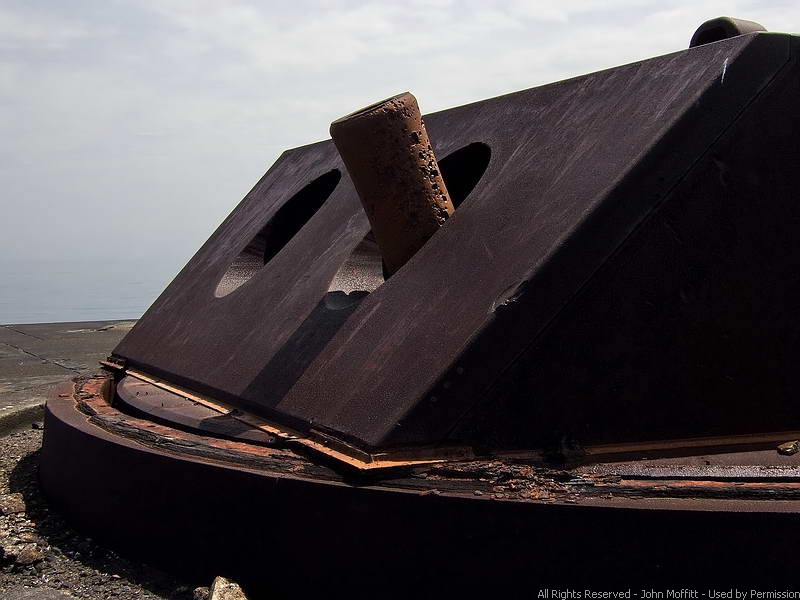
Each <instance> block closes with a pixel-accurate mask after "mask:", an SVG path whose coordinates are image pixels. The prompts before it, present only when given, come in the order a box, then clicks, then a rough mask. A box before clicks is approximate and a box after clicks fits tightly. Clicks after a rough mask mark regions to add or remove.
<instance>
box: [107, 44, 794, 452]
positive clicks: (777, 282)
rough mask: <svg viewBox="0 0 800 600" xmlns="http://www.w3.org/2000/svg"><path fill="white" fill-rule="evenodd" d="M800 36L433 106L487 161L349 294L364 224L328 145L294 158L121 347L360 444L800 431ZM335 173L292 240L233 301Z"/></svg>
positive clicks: (453, 148) (144, 366)
mask: <svg viewBox="0 0 800 600" xmlns="http://www.w3.org/2000/svg"><path fill="white" fill-rule="evenodd" d="M797 51H798V43H797V38H795V37H793V36H788V35H777V34H764V35H762V34H751V35H745V36H739V37H735V38H732V39H728V40H724V41H721V42H717V43H713V44H706V45H703V46H699V47H697V48H693V49H691V50H686V51H682V52H680V53H677V54H673V55H669V56H664V57H658V58H654V59H650V60H647V61H643V62H640V63H637V64H634V65H626V66H623V67H619V68H615V69H610V70H607V71H603V72H600V73H595V74H592V75H588V76H584V77H577V78H574V79H571V80H568V81H565V82H561V83H558V84H554V85H549V86H543V87H540V88H536V89H531V90H526V91H523V92H519V93H516V94H511V95H508V96H504V97H501V98H495V99H491V100H486V101H483V102H478V103H475V104H471V105H468V106H463V107H459V108H455V109H451V110H447V111H443V112H441V113H437V114H433V115H428V116H426V118H425V122H426V126H427V127H428V129H429V131H430V137H431V139H432V141H433V147H434V150H435V152H436V155H437V156H441V157H442V160H441V163H442V165H443V164H444V163H445V162H446V161H447V160H448V158H449V157H450V155H455V154H456V152H457V151H458V150H459V149H464V148H468V147H470V146H471V145H473V144H474V143H476V142H480V143H482V144H485V145H486V146H488V147H490V148H491V160H490V162H489V163H488V167H487V168H486V171H485V173H484V175H483V178H482V179H481V180H480V181H479V182H478V183H477V185H476V186H475V188H474V190H473V192H472V193H471V194H470V196H469V198H468V199H467V200H466V201H465V202H463V203H462V204H461V206H460V207H459V208H458V210H457V212H456V213H455V214H454V215H453V217H451V218H449V219H448V220H447V222H446V223H445V224H444V226H442V227H441V228H440V229H439V231H438V232H437V233H436V235H435V236H433V237H432V238H431V239H430V240H429V241H428V242H427V243H426V244H425V245H424V246H423V247H422V248H421V249H420V250H419V251H418V253H417V254H416V255H415V256H414V258H413V259H412V260H411V261H410V262H409V263H408V264H407V268H403V269H400V270H399V271H398V272H397V273H395V274H394V276H392V277H391V278H390V279H389V280H388V281H386V282H385V283H382V284H381V285H379V286H378V287H376V288H373V289H372V290H371V291H370V292H369V293H366V290H364V292H365V293H363V294H361V295H357V296H356V297H352V296H353V294H355V292H356V291H354V290H351V292H350V293H349V294H348V297H347V299H346V301H344V300H345V299H343V298H338V299H341V300H343V301H342V302H338V301H337V302H331V301H330V300H331V297H330V296H329V294H330V293H331V292H330V291H329V290H330V289H331V288H330V285H331V281H332V280H333V279H334V278H335V276H336V274H337V273H338V272H339V271H340V269H341V267H342V265H343V264H344V263H345V262H346V261H347V260H348V257H350V256H351V255H352V254H353V251H354V249H355V248H356V247H358V246H359V245H360V244H362V242H363V240H364V238H365V236H366V234H367V232H368V231H369V227H370V226H369V222H368V220H367V218H366V216H365V215H364V214H363V210H362V208H361V206H360V203H359V201H358V198H357V194H356V192H355V189H354V188H353V185H352V182H351V181H350V180H349V178H348V177H347V174H346V170H345V168H344V165H343V163H342V161H341V159H340V158H339V156H338V153H337V152H336V148H335V147H334V145H333V144H332V143H331V142H322V143H319V144H314V145H311V146H307V147H304V148H299V149H295V150H291V151H288V152H286V153H285V154H284V155H283V156H282V157H281V159H280V160H279V161H278V162H277V163H276V164H275V166H274V167H273V168H272V169H271V170H270V171H269V173H267V174H266V175H265V177H264V178H263V179H262V180H261V181H260V182H259V184H258V185H257V186H256V187H255V188H254V189H253V191H252V192H251V193H250V194H248V196H247V198H246V199H245V200H244V201H243V203H242V204H241V205H240V206H239V207H238V208H237V209H236V210H235V211H234V212H233V213H232V214H231V215H230V217H229V218H228V219H226V221H225V222H224V223H223V224H222V225H221V227H220V228H219V230H218V231H217V232H216V233H215V234H214V235H213V236H212V237H211V238H210V239H209V241H208V242H207V243H206V244H205V245H204V246H203V247H202V248H201V249H200V251H199V252H198V253H197V255H196V256H195V257H194V258H193V259H192V260H191V261H190V263H189V264H188V265H187V266H186V268H185V269H184V270H183V271H182V272H181V273H180V275H179V276H178V277H177V278H176V279H175V281H173V283H172V284H171V285H170V286H169V288H168V289H167V290H166V291H165V292H164V294H163V295H162V296H161V297H160V298H159V299H158V300H157V301H156V303H155V304H154V305H153V307H152V308H151V309H150V310H149V311H148V313H147V314H146V315H145V317H143V318H142V320H141V321H140V322H139V323H138V324H137V326H136V327H135V328H134V329H133V331H132V332H131V333H130V334H129V335H128V336H127V337H126V339H125V340H123V342H122V343H121V344H120V345H119V346H118V347H117V348H116V350H115V352H116V354H118V355H119V356H120V357H123V358H125V359H127V360H128V362H129V363H130V364H131V365H132V366H133V367H135V368H138V369H140V370H142V371H146V372H149V373H152V374H154V375H157V376H159V377H162V378H165V379H168V380H170V381H172V382H174V383H176V384H180V385H184V386H186V387H188V388H190V389H192V390H194V391H196V392H199V393H204V394H208V395H210V396H213V397H216V398H219V399H220V400H224V401H226V402H230V403H234V404H235V405H237V406H240V407H242V408H245V409H247V410H252V411H254V412H258V413H259V414H261V415H262V416H264V417H265V418H270V419H274V420H276V421H279V422H280V423H282V424H283V425H284V426H286V427H292V428H296V429H299V430H303V431H306V430H310V429H312V428H313V429H318V430H322V431H324V432H326V433H327V434H330V435H331V436H334V437H337V438H339V439H341V440H344V441H346V442H348V443H352V444H355V445H358V446H359V447H361V448H362V449H365V451H372V450H374V449H386V448H396V447H402V446H413V445H420V444H445V443H467V444H474V445H476V446H480V445H489V446H492V447H500V448H502V447H505V446H510V447H515V448H532V447H537V446H538V445H540V444H551V443H558V444H560V443H562V442H564V443H566V444H567V445H569V444H571V443H572V441H573V440H576V441H577V442H578V444H580V445H588V444H599V443H613V442H618V441H626V442H636V441H650V440H659V439H674V438H685V437H692V436H697V435H704V432H709V433H710V434H713V435H723V434H744V433H752V432H774V431H787V430H790V429H795V428H798V425H800V423H798V419H799V418H800V417H798V414H797V411H794V410H793V409H792V408H791V407H792V406H793V404H792V403H793V399H794V397H795V395H796V394H795V391H796V389H797V385H798V379H797V377H798V374H797V369H796V364H797V360H799V359H800V356H798V348H800V345H798V344H797V343H796V339H797V337H798V335H800V331H798V324H797V319H796V306H797V304H798V299H800V290H798V287H797V278H796V277H795V276H794V272H795V271H796V264H797V255H796V244H795V243H794V240H796V238H797V230H798V225H797V224H798V222H800V217H799V216H798V212H799V211H800V209H799V208H798V206H797V203H796V202H795V201H794V198H795V197H796V176H795V173H796V172H797V170H798V166H800V150H798V146H797V143H796V139H795V136H793V135H792V134H791V132H792V131H793V126H794V124H796V119H797V111H796V110H795V109H794V107H795V106H796V104H797V99H798V97H800V89H798V88H799V87H800V83H798V82H800V77H797V72H798V63H797ZM332 170H338V171H340V172H341V173H342V176H341V179H340V180H339V182H338V184H337V185H336V188H335V189H334V190H333V192H332V193H331V194H330V195H329V197H327V199H326V200H324V203H323V204H322V205H321V206H320V208H319V210H317V211H316V212H315V213H314V214H313V216H311V217H310V218H309V220H308V222H307V223H305V224H304V225H303V227H301V228H300V229H299V230H298V232H297V234H296V235H295V236H294V237H293V238H292V239H291V240H290V241H288V242H287V243H286V245H285V246H284V247H283V248H282V249H281V250H280V251H278V252H277V253H276V254H275V255H274V256H273V257H272V259H271V260H270V261H269V262H268V263H267V264H265V265H264V266H263V267H262V268H261V270H260V271H258V272H257V273H256V274H254V275H253V276H252V277H251V278H250V279H249V280H248V281H247V282H246V283H245V284H243V285H242V286H240V287H239V288H237V289H236V290H235V291H233V292H232V293H230V294H228V295H227V296H224V297H221V298H220V297H215V295H214V291H215V289H216V288H217V285H218V283H219V281H220V280H221V278H222V277H223V276H224V274H225V273H226V272H227V270H228V268H229V266H230V265H231V264H232V262H233V261H234V260H235V258H236V257H237V256H238V255H239V253H240V252H241V250H242V249H243V248H246V247H247V245H248V244H249V243H250V242H251V241H252V240H253V239H254V237H256V236H257V234H258V232H259V231H262V230H263V228H264V226H265V224H266V223H268V222H269V221H270V219H271V218H272V217H273V216H274V215H276V214H278V212H279V211H280V208H281V207H282V206H283V205H284V204H285V203H286V202H289V200H290V199H292V198H295V197H296V196H297V193H298V190H303V189H305V187H306V186H307V184H308V182H309V181H313V180H315V179H316V178H318V177H319V176H320V175H321V174H324V173H330V172H331V171H332ZM448 187H449V188H451V189H452V188H454V186H452V185H451V184H450V183H449V182H448ZM455 187H458V186H455ZM315 199H316V200H319V198H315ZM315 205H316V204H315ZM734 291H735V293H734ZM338 293H339V294H340V295H344V292H341V291H340V292H338ZM482 403H483V404H482ZM550 438H554V439H550Z"/></svg>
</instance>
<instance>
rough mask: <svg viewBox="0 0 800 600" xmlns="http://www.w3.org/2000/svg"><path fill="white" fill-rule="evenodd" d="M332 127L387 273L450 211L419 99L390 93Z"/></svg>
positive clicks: (398, 267) (334, 137) (447, 196)
mask: <svg viewBox="0 0 800 600" xmlns="http://www.w3.org/2000/svg"><path fill="white" fill-rule="evenodd" d="M330 132H331V137H332V138H333V141H334V143H335V144H336V148H337V149H338V150H339V154H340V155H341V157H342V160H343V161H344V164H345V166H346V167H347V171H348V173H349V174H350V178H351V179H352V180H353V184H354V186H355V188H356V191H357V192H358V195H359V198H360V199H361V203H362V204H363V206H364V210H365V212H366V214H367V217H368V218H369V221H370V224H371V226H372V231H373V233H374V235H375V239H376V241H377V243H378V246H379V248H380V250H381V254H382V255H383V261H384V267H385V270H386V274H387V276H388V275H391V274H393V273H395V272H396V271H397V270H398V269H400V267H402V266H403V265H404V264H405V263H406V262H407V261H408V260H409V259H410V258H411V257H412V256H413V255H414V254H415V253H416V252H417V251H418V250H419V249H420V248H421V247H422V246H423V245H424V244H425V242H427V241H428V239H430V237H431V236H432V235H433V234H434V233H436V231H437V230H438V229H439V227H441V225H442V224H443V223H444V221H445V220H446V219H447V218H448V217H449V216H450V215H451V214H453V211H454V207H453V203H452V201H451V200H450V196H449V195H448V193H447V188H446V186H445V183H444V180H443V179H442V175H441V172H440V171H439V165H438V163H437V161H436V156H435V155H434V153H433V147H432V145H431V143H430V140H429V138H428V133H427V131H426V130H425V124H424V122H423V120H422V115H421V114H420V111H419V106H418V105H417V100H416V98H414V96H413V95H412V94H410V93H408V92H405V93H403V94H399V95H397V96H393V97H392V98H389V99H388V100H384V101H382V102H378V103H376V104H373V105H371V106H368V107H366V108H363V109H361V110H359V111H357V112H355V113H352V114H350V115H347V116H346V117H342V118H341V119H338V120H336V121H334V122H333V123H332V124H331V129H330Z"/></svg>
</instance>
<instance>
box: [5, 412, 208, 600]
mask: <svg viewBox="0 0 800 600" xmlns="http://www.w3.org/2000/svg"><path fill="white" fill-rule="evenodd" d="M37 426H38V427H40V425H37V424H34V427H37ZM41 445H42V431H41V430H40V429H27V430H19V431H15V432H11V433H8V434H6V435H4V436H2V437H0V592H2V593H0V596H2V597H3V598H8V597H11V598H23V597H24V598H28V597H30V598H32V599H35V598H42V599H44V598H51V597H64V598H69V597H70V596H73V597H75V598H80V599H83V600H95V599H96V600H101V599H102V600H106V599H108V598H113V599H119V600H128V599H131V600H132V599H134V598H136V599H142V600H155V599H174V600H193V599H197V600H201V599H203V598H204V597H205V596H206V593H207V592H206V593H204V592H205V590H203V589H197V590H196V588H197V587H198V586H200V585H206V586H207V585H209V583H210V582H186V581H180V580H178V579H176V578H175V577H172V576H170V575H168V574H166V573H163V572H161V571H158V570H156V569H153V568H151V567H148V566H147V565H143V564H141V563H137V562H133V561H129V560H126V559H125V558H123V557H121V556H119V555H117V554H116V553H115V552H113V551H111V550H109V549H107V548H104V547H102V546H100V545H98V544H96V543H95V542H93V541H92V540H91V539H90V538H87V537H85V536H82V535H80V534H79V533H78V532H76V531H74V530H73V529H71V528H70V527H69V526H68V525H67V524H66V523H65V522H64V520H63V519H62V518H61V517H60V516H59V515H58V514H57V513H55V512H52V511H51V510H50V509H49V508H48V505H47V500H46V499H45V498H44V497H43V495H42V493H41V491H40V489H39V484H38V479H37V471H38V465H39V455H40V448H41ZM35 590H38V592H37V591H35ZM46 590H54V592H52V593H48V592H47V591H46ZM55 591H57V592H59V593H56V592H55ZM62 594H64V595H63V596H62ZM66 594H69V595H66Z"/></svg>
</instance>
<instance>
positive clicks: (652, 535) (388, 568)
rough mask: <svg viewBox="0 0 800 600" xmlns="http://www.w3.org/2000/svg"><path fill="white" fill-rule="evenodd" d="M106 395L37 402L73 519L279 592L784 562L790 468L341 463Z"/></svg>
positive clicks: (705, 570) (131, 549)
mask: <svg viewBox="0 0 800 600" xmlns="http://www.w3.org/2000/svg"><path fill="white" fill-rule="evenodd" d="M62 393H63V391H62ZM112 393H113V389H112V385H111V383H110V379H109V378H107V377H101V378H95V379H92V380H88V381H81V382H79V384H78V387H77V389H76V390H75V392H74V394H63V395H64V396H65V397H58V396H56V397H54V398H53V399H52V400H51V401H50V402H49V403H48V409H47V416H46V423H45V442H44V449H43V457H42V466H41V480H42V485H43V486H44V489H45V490H46V492H47V493H48V496H49V497H50V499H51V501H52V502H53V504H54V505H56V506H57V507H58V508H59V509H60V510H62V511H63V512H64V513H65V514H66V515H67V516H68V517H69V518H70V519H71V520H72V521H73V523H75V524H77V525H79V526H80V527H81V528H82V529H83V530H84V531H86V532H87V533H90V534H92V535H93V537H97V539H100V540H102V541H104V542H106V543H111V544H113V545H115V546H118V547H121V548H122V549H124V551H125V552H126V553H127V554H129V555H130V554H131V553H134V554H138V555H140V556H142V557H143V558H146V560H147V562H148V563H149V564H155V565H158V566H162V567H165V568H171V569H178V570H180V571H183V572H191V573H192V574H194V575H197V574H200V575H202V576H204V577H208V576H213V574H214V573H219V572H220V571H223V572H225V573H229V574H231V575H232V576H235V577H236V578H237V579H239V580H241V581H242V582H243V583H245V582H246V583H248V584H250V585H252V586H254V587H260V588H263V589H265V590H268V591H270V592H272V593H283V594H290V593H292V592H293V591H295V592H296V589H297V582H298V581H302V584H303V590H304V592H305V593H312V592H314V593H317V592H319V593H322V592H324V591H325V590H326V589H328V590H329V589H330V585H331V583H330V582H331V581H334V580H335V581H336V583H337V585H338V586H342V588H343V589H348V590H349V591H348V595H349V596H351V597H360V596H362V595H363V596H369V597H374V595H375V590H376V589H383V588H381V586H386V582H391V586H390V589H389V590H388V591H387V592H386V593H385V594H383V595H394V594H397V595H400V596H405V597H408V595H409V594H415V595H416V596H420V595H434V594H437V593H439V594H442V593H447V594H450V595H452V594H454V593H457V592H465V593H467V592H469V590H471V589H474V586H476V585H490V586H491V587H492V589H494V590H503V591H505V590H508V591H513V592H514V593H515V595H517V596H519V595H520V594H523V593H527V592H529V591H530V586H531V581H532V578H534V579H535V580H536V581H537V584H536V585H543V583H542V582H546V581H550V579H551V578H552V580H553V581H557V580H558V579H559V578H564V577H568V578H569V581H570V582H571V583H573V584H577V583H579V582H580V583H588V582H591V581H602V582H603V583H604V584H611V583H613V582H619V583H621V584H623V585H626V586H628V585H633V584H635V583H638V582H641V583H646V584H647V585H656V584H657V583H658V582H664V583H668V584H669V585H674V583H675V582H676V581H689V580H693V579H695V578H697V580H698V581H704V582H709V581H711V580H715V579H717V578H723V579H724V582H725V583H726V585H731V584H732V582H734V581H736V579H737V577H740V576H741V575H742V574H747V576H748V577H747V579H746V581H747V583H748V584H749V585H754V583H755V581H756V580H758V578H759V577H763V578H765V579H764V581H768V582H769V583H771V584H775V583H777V582H780V581H787V582H788V581H792V580H793V578H794V577H795V569H794V564H793V562H792V561H787V560H786V556H787V551H789V552H790V549H791V548H793V547H794V545H795V543H796V539H797V536H798V535H800V524H798V520H797V518H796V517H797V514H796V513H797V512H798V510H800V495H799V494H798V485H799V484H800V482H798V479H797V478H790V479H784V480H782V481H763V480H758V481H753V480H749V479H747V478H746V477H742V478H739V479H738V480H736V481H717V480H714V479H706V478H703V477H702V476H698V477H695V478H694V479H690V480H686V479H683V480H676V479H674V478H659V477H655V478H647V477H628V476H624V475H619V474H614V473H596V472H595V473H592V472H590V470H589V467H588V466H587V465H572V466H569V465H561V466H557V465H553V464H548V463H546V462H544V461H541V460H540V461H533V462H530V461H522V460H519V459H511V458H506V459H500V458H495V459H490V460H482V461H468V462H461V463H453V464H448V465H440V466H430V467H426V468H424V469H405V470H400V471H396V472H393V473H383V474H382V475H381V476H380V477H379V478H375V477H374V476H368V477H356V476H355V474H354V473H352V472H347V471H341V470H337V469H334V468H332V466H331V465H325V464H321V463H319V462H317V461H315V460H310V459H309V457H308V456H307V455H304V454H302V453H297V452H295V451H292V450H289V449H287V448H268V447H265V446H259V445H254V444H248V443H243V442H239V441H231V440H220V439H218V438H212V437H207V436H201V435H197V434H194V433H190V432H185V431H179V430H176V429H172V428H169V427H165V426H163V425H159V424H154V423H152V422H149V421H145V420H142V419H140V418H138V417H132V416H130V415H126V414H124V413H121V412H119V411H118V410H116V409H114V408H113V407H112V406H110V404H109V401H108V398H109V396H110V394H112ZM798 460H800V459H798ZM608 467H609V469H613V465H608ZM642 509H647V510H642ZM643 532H645V533H646V535H644V536H643V535H642V533H643ZM375 557H380V560H376V559H375ZM365 565H367V566H368V568H366V567H365ZM622 566H624V568H622ZM744 567H746V570H742V569H743V568H744ZM209 574H211V575H209ZM754 574H755V575H754ZM376 586H377V587H376ZM420 589H422V590H424V591H425V593H421V592H420Z"/></svg>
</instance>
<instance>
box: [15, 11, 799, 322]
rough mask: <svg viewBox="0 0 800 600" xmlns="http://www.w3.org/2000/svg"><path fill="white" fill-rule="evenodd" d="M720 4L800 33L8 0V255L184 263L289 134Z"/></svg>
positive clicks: (675, 40) (643, 45) (646, 35)
mask: <svg viewBox="0 0 800 600" xmlns="http://www.w3.org/2000/svg"><path fill="white" fill-rule="evenodd" d="M720 15H730V16H738V17H742V18H746V19H752V20H756V21H759V22H761V23H762V24H763V25H764V26H766V27H767V29H769V30H772V31H790V32H791V31H795V32H797V31H800V2H798V1H797V0H785V1H784V0H776V1H774V2H764V1H727V2H726V1H717V0H690V1H679V2H668V1H664V0H654V1H651V0H607V1H603V2H601V1H599V0H579V1H574V2H572V1H569V0H562V1H560V2H535V1H527V2H526V1H517V2H514V1H512V2H490V1H487V0H482V1H477V2H472V1H463V2H458V1H452V2H451V1H446V0H442V1H426V2H417V1H413V0H407V1H406V2H402V3H400V2H380V3H366V2H352V1H319V2H306V1H302V0H295V1H293V2H258V3H249V2H238V1H235V2H224V1H219V0H218V1H213V2H206V1H191V2H190V1H175V2H170V1H168V0H152V1H151V0H135V1H134V0H132V1H126V0H116V1H115V0H99V1H96V2H95V1H89V0H70V1H64V0H51V1H35V0H24V1H19V2H16V1H14V0H0V105H1V106H2V110H0V139H1V140H2V142H0V190H2V192H0V193H1V194H2V195H0V207H2V218H0V256H1V257H3V258H4V259H6V260H13V259H15V258H21V257H31V256H34V257H37V256H38V257H54V256H55V257H58V258H63V259H75V260H85V259H87V258H93V257H97V256H101V255H102V254H103V253H110V254H112V255H116V256H128V257H130V258H132V259H136V260H143V261H146V260H152V259H153V258H154V257H159V260H160V262H161V263H162V267H163V268H166V269H167V270H168V271H170V272H175V271H177V269H178V268H179V267H180V266H182V265H183V263H184V262H185V261H186V260H187V259H188V258H189V257H190V256H191V255H192V254H193V253H194V251H195V250H196V249H197V247H199V245H200V244H201V243H202V242H203V241H204V240H205V239H206V238H207V237H208V235H209V234H210V233H211V231H213V229H214V228H215V227H216V226H217V224H218V223H219V222H220V221H221V220H222V219H223V218H224V217H225V215H226V214H227V213H228V212H230V210H231V209H232V208H233V207H234V206H235V205H236V203H238V202H239V200H240V199H241V198H242V196H243V195H244V194H245V193H246V192H247V191H248V190H249V189H250V187H251V186H252V185H253V184H254V183H255V182H256V180H257V179H258V178H259V177H260V176H261V174H262V173H263V172H264V171H265V170H266V169H267V168H268V167H269V165H271V164H272V162H274V160H275V159H276V158H277V156H278V155H279V154H280V153H281V151H283V150H284V149H286V148H291V147H295V146H299V145H302V144H306V143H309V142H313V141H317V140H320V139H325V138H327V137H328V126H329V124H330V122H331V121H332V120H333V119H335V118H337V117H339V116H342V115H343V114H346V113H348V112H351V111H352V110H354V109H356V108H359V107H361V106H363V105H365V104H368V103H370V102H372V101H374V100H378V99H382V98H384V97H387V96H390V95H392V94H394V93H397V92H401V91H405V90H410V91H412V92H413V93H414V94H415V95H416V96H417V98H418V99H419V101H420V104H421V106H422V109H423V112H431V111H435V110H439V109H443V108H447V107H450V106H454V105H459V104H463V103H466V102H471V101H475V100H480V99H483V98H488V97H491V96H496V95H498V94H503V93H506V92H511V91H516V90H519V89H524V88H528V87H532V86H535V85H539V84H542V83H547V82H550V81H555V80H558V79H563V78H566V77H571V76H575V75H580V74H583V73H587V72H591V71H594V70H597V69H601V68H606V67H612V66H615V65H618V64H623V63H626V62H631V61H635V60H640V59H644V58H649V57H651V56H654V55H658V54H664V53H667V52H671V51H676V50H681V49H684V48H686V47H687V45H688V41H689V38H690V37H691V35H692V33H693V32H694V30H695V29H696V27H697V26H698V25H699V24H700V23H701V22H703V21H704V20H706V19H708V18H712V17H715V16H720ZM0 320H2V319H0Z"/></svg>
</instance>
